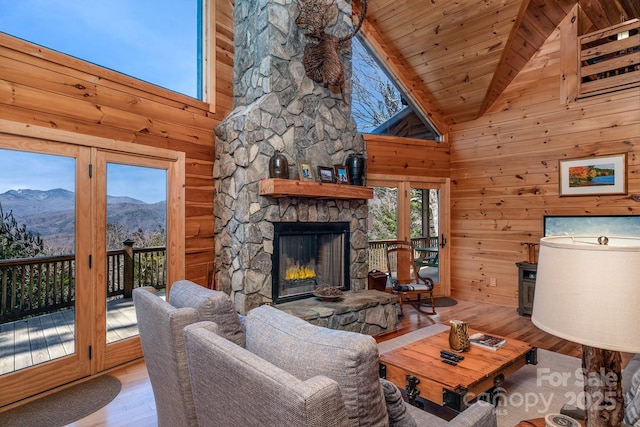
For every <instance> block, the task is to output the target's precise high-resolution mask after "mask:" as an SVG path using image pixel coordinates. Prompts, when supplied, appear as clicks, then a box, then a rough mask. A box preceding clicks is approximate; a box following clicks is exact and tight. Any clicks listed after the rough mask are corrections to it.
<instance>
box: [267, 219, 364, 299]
mask: <svg viewBox="0 0 640 427" xmlns="http://www.w3.org/2000/svg"><path fill="white" fill-rule="evenodd" d="M273 228H274V240H273V242H274V250H273V256H272V258H273V259H272V272H271V277H272V280H273V283H272V291H273V302H274V303H275V304H278V303H282V302H287V301H293V300H297V299H302V298H308V297H310V296H312V295H313V291H314V290H315V289H316V288H318V287H320V286H325V285H328V286H334V287H336V288H339V289H341V290H345V291H346V290H349V289H350V288H351V286H350V283H351V281H350V275H349V253H350V247H351V244H350V233H349V223H348V222H330V223H286V222H279V223H274V224H273Z"/></svg>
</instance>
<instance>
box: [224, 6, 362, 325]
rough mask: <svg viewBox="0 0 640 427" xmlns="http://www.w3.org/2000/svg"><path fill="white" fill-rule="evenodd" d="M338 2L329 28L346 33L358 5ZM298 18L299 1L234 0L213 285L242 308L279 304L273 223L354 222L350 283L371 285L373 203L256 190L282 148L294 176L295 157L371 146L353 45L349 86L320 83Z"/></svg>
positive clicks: (335, 159) (316, 161) (327, 161)
mask: <svg viewBox="0 0 640 427" xmlns="http://www.w3.org/2000/svg"><path fill="white" fill-rule="evenodd" d="M337 4H338V10H339V12H338V14H337V17H336V18H335V20H334V22H332V23H330V25H329V27H328V28H327V32H328V33H330V34H335V35H337V36H339V37H341V36H344V35H346V34H349V33H350V32H351V31H352V29H353V23H352V18H351V2H350V1H349V0H347V1H344V0H338V2H337ZM297 16H298V3H297V1H295V0H236V2H235V9H234V44H235V53H234V61H235V62H234V109H233V111H232V112H231V113H230V114H229V116H228V117H227V118H225V119H224V120H223V121H222V122H221V123H220V125H219V126H218V127H217V128H216V137H217V140H216V163H215V167H214V182H215V204H214V214H215V253H216V273H215V284H216V288H217V289H219V290H222V291H224V292H226V293H228V294H230V295H231V298H232V299H233V301H234V304H235V308H236V309H237V310H238V311H239V312H241V313H246V312H248V311H249V310H250V309H251V308H254V307H257V306H258V305H260V304H264V303H271V302H272V301H271V299H272V297H271V295H272V294H271V286H272V283H271V281H272V277H271V269H272V264H271V263H272V261H271V259H272V258H271V257H272V253H273V237H274V231H273V223H275V222H348V223H350V233H351V256H350V260H351V263H350V278H351V289H352V290H363V289H366V279H367V272H368V258H367V247H368V240H367V213H368V209H367V203H366V200H337V199H336V200H332V199H314V198H304V197H297V198H296V197H294V198H290V197H285V198H278V199H275V198H271V197H266V196H260V195H259V194H258V186H259V182H260V180H262V179H266V178H268V177H269V167H268V165H269V159H270V158H271V157H272V156H273V154H274V153H275V152H276V151H280V152H281V153H283V154H284V155H285V156H286V157H287V159H288V163H289V169H290V174H289V175H290V179H297V168H296V162H297V161H301V160H306V161H308V162H310V163H311V164H312V166H313V167H314V168H315V167H316V166H333V165H335V164H344V162H345V159H346V157H347V155H349V154H350V153H352V152H357V153H364V152H365V147H364V142H363V139H362V136H361V135H360V134H358V133H357V131H356V125H355V123H354V121H353V120H352V118H351V62H350V58H351V55H350V52H351V49H350V42H348V43H349V45H348V46H347V49H346V54H343V55H342V63H343V66H344V68H345V83H344V84H343V86H342V87H340V88H335V87H325V86H323V85H321V84H317V83H315V82H313V81H312V80H311V79H309V78H308V77H307V76H306V75H305V70H304V66H303V51H304V46H305V44H306V43H307V38H306V37H305V35H304V31H303V30H300V29H299V28H298V27H297V26H296V23H295V19H296V17H297Z"/></svg>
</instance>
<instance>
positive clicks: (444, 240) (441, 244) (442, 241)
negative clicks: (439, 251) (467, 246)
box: [440, 234, 447, 248]
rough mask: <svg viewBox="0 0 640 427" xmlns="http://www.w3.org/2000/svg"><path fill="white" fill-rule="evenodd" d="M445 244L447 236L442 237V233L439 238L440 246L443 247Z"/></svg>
mask: <svg viewBox="0 0 640 427" xmlns="http://www.w3.org/2000/svg"><path fill="white" fill-rule="evenodd" d="M446 245H447V238H446V237H444V234H443V235H442V238H441V239H440V247H441V248H444V247H445V246H446Z"/></svg>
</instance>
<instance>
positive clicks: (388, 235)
mask: <svg viewBox="0 0 640 427" xmlns="http://www.w3.org/2000/svg"><path fill="white" fill-rule="evenodd" d="M368 223H369V231H368V237H369V269H370V270H379V271H387V258H386V252H385V250H386V246H385V241H388V240H397V238H398V237H397V236H398V188H396V187H374V188H373V199H370V200H369V218H368Z"/></svg>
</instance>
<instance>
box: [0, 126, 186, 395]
mask: <svg viewBox="0 0 640 427" xmlns="http://www.w3.org/2000/svg"><path fill="white" fill-rule="evenodd" d="M36 133H37V131H36ZM46 134H47V136H48V137H50V136H51V132H50V131H49V132H46ZM0 157H1V158H0V161H2V162H3V163H4V162H7V163H5V164H8V162H15V161H22V162H23V163H22V164H21V165H19V167H18V168H14V167H12V168H9V167H5V168H4V169H2V170H0V184H1V185H2V186H0V201H1V200H5V203H7V204H10V203H12V202H11V201H10V199H8V198H7V197H5V198H1V197H2V196H3V194H4V193H6V192H7V191H5V190H6V188H13V187H12V186H14V187H15V186H17V187H16V189H15V190H12V191H15V195H16V196H18V195H20V191H18V189H20V190H21V192H22V193H27V192H26V191H24V190H26V189H27V188H28V187H29V186H38V185H41V186H42V187H41V188H38V189H36V190H37V191H34V192H30V195H31V196H33V194H35V195H41V196H42V197H41V199H42V200H40V201H39V202H34V201H33V200H34V199H33V198H32V199H31V202H30V203H32V204H34V206H32V207H31V208H30V209H31V210H29V209H26V208H24V209H23V208H22V207H20V206H21V205H19V204H17V202H16V204H15V207H14V209H16V212H17V211H20V213H19V215H20V216H21V220H24V222H25V223H26V228H27V229H30V228H33V229H37V228H38V227H39V224H40V223H47V224H49V228H47V229H42V230H43V234H46V238H43V239H42V240H43V241H45V243H46V244H45V245H44V246H46V250H45V251H41V252H40V253H38V254H35V255H34V256H33V257H31V256H30V255H27V256H28V258H26V259H24V257H21V259H17V258H16V257H13V256H11V254H8V252H9V251H4V255H5V258H6V256H8V258H9V259H0V290H2V292H3V293H2V294H1V295H2V300H1V301H0V307H1V308H0V341H2V342H1V343H0V407H2V406H4V405H7V404H10V403H13V402H16V401H18V400H21V399H24V398H27V397H30V396H33V395H36V394H38V393H41V392H43V391H46V390H49V389H52V388H54V387H57V386H60V385H62V384H66V383H69V382H72V381H74V380H77V379H80V378H83V377H88V376H91V375H93V374H96V373H99V372H101V371H104V370H106V369H109V368H111V367H114V366H118V365H120V364H123V363H126V362H128V361H131V360H135V359H136V358H139V357H141V356H142V351H141V348H140V343H139V338H138V336H137V322H136V319H135V312H134V310H133V304H132V300H131V298H130V295H126V294H124V295H118V296H114V292H113V290H112V289H111V288H112V287H113V286H114V284H113V283H114V281H115V282H119V281H121V279H118V278H116V279H114V274H113V266H112V265H109V264H108V262H109V261H108V260H109V259H110V257H111V258H113V256H116V255H113V253H116V254H117V253H118V251H117V250H115V251H114V248H113V247H109V244H110V242H111V241H113V235H112V234H113V233H110V231H108V230H110V229H111V228H113V226H114V225H116V226H117V225H118V224H114V222H117V221H119V220H115V221H114V220H113V219H112V218H120V219H121V220H122V221H123V222H126V224H127V226H128V227H129V229H130V230H131V232H132V233H133V234H131V233H130V234H131V236H133V238H135V239H137V238H139V237H140V234H141V233H142V234H144V232H142V231H141V230H142V226H139V223H138V222H136V218H135V216H136V215H138V216H140V212H141V211H140V210H139V209H137V208H136V204H138V203H142V201H140V200H138V199H136V198H135V197H131V195H130V194H129V193H128V191H127V188H129V189H131V190H133V189H135V188H140V187H144V191H143V193H138V194H145V195H146V194H151V193H153V194H156V195H157V196H156V199H154V200H151V201H145V202H144V203H145V204H152V205H153V204H154V203H157V204H159V207H158V206H155V207H156V208H157V209H156V210H155V211H156V212H160V214H159V215H158V217H159V220H158V221H159V222H158V224H157V230H158V234H162V232H164V236H163V237H162V238H158V240H157V242H156V243H157V246H162V248H163V250H164V251H165V252H164V255H163V256H162V257H156V261H155V262H156V264H157V263H158V262H161V263H162V265H161V266H160V268H161V269H165V270H164V273H163V274H164V277H163V279H164V280H165V282H164V283H166V284H170V283H172V282H173V281H175V280H177V279H179V278H182V277H183V275H184V155H183V154H182V153H175V152H171V151H169V150H157V149H149V148H146V147H136V148H135V149H134V150H132V149H131V146H130V144H124V143H117V142H116V143H115V144H114V142H113V141H107V140H103V139H100V138H92V137H86V138H82V141H81V142H78V138H76V137H73V136H70V135H69V134H64V133H63V134H61V136H60V138H59V139H57V138H46V139H41V138H34V137H33V136H32V135H30V137H24V136H22V135H15V134H7V133H0ZM20 169H22V171H20ZM145 177H146V178H145ZM148 177H151V178H150V179H149V178H148ZM125 179H127V180H129V182H128V183H125V185H120V184H121V181H122V180H125ZM23 183H24V184H23ZM25 186H26V187H25ZM127 186H128V187H127ZM147 186H149V187H147ZM123 188H124V190H119V189H123ZM32 190H33V189H32ZM118 191H123V193H121V194H120V193H118V194H113V193H114V192H116V193H117V192H118ZM9 193H10V194H14V193H11V192H10V191H9ZM31 193H33V194H31ZM45 196H47V197H45ZM54 196H55V197H64V203H66V205H65V206H67V205H68V206H69V209H68V210H63V211H55V209H56V208H59V204H61V203H63V201H62V199H55V200H53V197H54ZM16 200H17V199H16ZM18 207H20V208H19V209H18ZM2 209H3V211H4V210H5V206H3V207H2ZM43 210H44V211H47V210H50V211H51V213H49V214H48V213H47V212H44V214H43V215H44V217H43V216H42V215H41V216H38V215H37V214H36V213H37V212H38V211H43ZM163 210H164V214H163V212H162V211H163ZM25 212H26V213H25ZM33 212H36V213H33ZM142 212H144V211H142ZM5 213H6V212H5ZM142 216H145V214H143V215H142ZM147 216H149V214H147ZM58 217H59V221H58V222H57V223H56V222H55V221H53V225H51V222H52V220H54V219H56V218H58ZM132 217H133V218H132ZM108 218H109V219H108ZM145 219H146V218H145ZM55 227H59V230H58V232H56V231H55V230H52V229H51V228H54V229H55ZM109 233H110V234H109ZM136 233H137V234H136ZM131 236H128V237H127V240H129V237H131ZM146 237H149V236H148V235H147V236H146ZM155 237H157V236H155ZM135 239H132V240H135ZM163 239H164V240H163ZM120 243H122V242H120ZM127 243H128V242H127ZM32 246H34V247H35V248H36V251H37V247H38V243H37V242H35V243H33V245H32ZM27 254H28V253H27ZM160 258H162V259H161V261H160V260H159V259H160ZM45 261H46V262H45ZM136 274H138V275H141V274H142V273H140V272H138V273H136ZM138 279H140V277H136V280H138ZM136 283H140V282H139V281H137V282H136ZM142 284H145V283H142ZM114 301H115V303H116V306H117V309H118V310H119V311H120V312H122V313H124V317H120V318H118V319H115V318H114V317H113V311H112V307H113V305H114V304H113V303H114ZM114 322H115V324H114ZM124 332H126V334H125V333H124ZM7 337H11V338H7ZM9 340H12V341H11V342H9ZM34 346H35V347H37V348H35V351H34Z"/></svg>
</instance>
